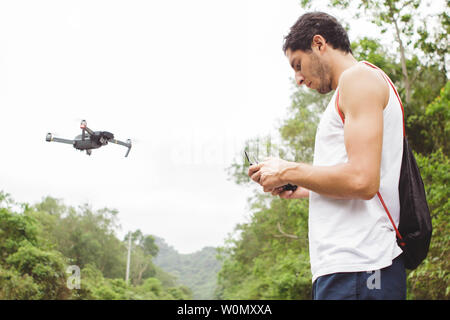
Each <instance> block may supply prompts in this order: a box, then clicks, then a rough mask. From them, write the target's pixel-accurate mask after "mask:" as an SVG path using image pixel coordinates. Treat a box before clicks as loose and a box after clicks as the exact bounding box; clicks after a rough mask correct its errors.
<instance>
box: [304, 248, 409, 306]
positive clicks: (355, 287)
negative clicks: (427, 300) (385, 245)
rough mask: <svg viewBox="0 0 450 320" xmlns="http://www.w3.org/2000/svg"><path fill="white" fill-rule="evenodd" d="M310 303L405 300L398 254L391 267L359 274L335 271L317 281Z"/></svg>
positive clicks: (403, 268)
mask: <svg viewBox="0 0 450 320" xmlns="http://www.w3.org/2000/svg"><path fill="white" fill-rule="evenodd" d="M312 295H313V299H314V300H405V299H406V270H405V266H404V263H403V257H402V255H400V256H398V257H397V258H395V259H394V260H393V261H392V265H390V266H388V267H386V268H383V269H380V270H376V271H362V272H339V273H333V274H327V275H324V276H321V277H319V278H317V279H316V280H315V281H314V283H313V288H312Z"/></svg>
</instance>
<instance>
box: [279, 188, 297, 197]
mask: <svg viewBox="0 0 450 320" xmlns="http://www.w3.org/2000/svg"><path fill="white" fill-rule="evenodd" d="M293 193H294V192H293V191H292V190H286V191H283V192H281V193H280V198H283V199H290V198H291V196H292V194H293Z"/></svg>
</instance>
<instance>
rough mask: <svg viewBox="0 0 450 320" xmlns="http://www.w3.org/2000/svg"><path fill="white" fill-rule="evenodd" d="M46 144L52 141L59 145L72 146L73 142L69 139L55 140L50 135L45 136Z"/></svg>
mask: <svg viewBox="0 0 450 320" xmlns="http://www.w3.org/2000/svg"><path fill="white" fill-rule="evenodd" d="M45 140H47V141H48V142H51V141H54V142H61V143H67V144H73V143H74V142H75V141H74V140H69V139H62V138H55V137H54V136H53V135H52V134H51V133H48V134H47V137H46V139H45Z"/></svg>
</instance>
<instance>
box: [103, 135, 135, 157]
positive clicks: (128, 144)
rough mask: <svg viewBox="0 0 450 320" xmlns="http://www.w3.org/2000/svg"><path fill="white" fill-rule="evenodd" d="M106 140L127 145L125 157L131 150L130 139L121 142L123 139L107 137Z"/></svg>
mask: <svg viewBox="0 0 450 320" xmlns="http://www.w3.org/2000/svg"><path fill="white" fill-rule="evenodd" d="M108 141H109V142H111V143H115V144H118V145H121V146H124V147H127V148H128V150H127V153H126V154H125V157H128V154H129V153H130V150H131V140H130V139H128V140H127V142H123V141H120V140H116V139H109V140H108Z"/></svg>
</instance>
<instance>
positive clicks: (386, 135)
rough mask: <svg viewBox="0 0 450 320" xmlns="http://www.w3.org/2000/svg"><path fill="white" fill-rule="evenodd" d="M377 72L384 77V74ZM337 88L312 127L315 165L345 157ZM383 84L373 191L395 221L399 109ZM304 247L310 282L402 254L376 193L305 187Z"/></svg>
mask: <svg viewBox="0 0 450 320" xmlns="http://www.w3.org/2000/svg"><path fill="white" fill-rule="evenodd" d="M363 63H365V64H366V65H367V67H368V68H369V67H373V68H376V67H375V66H373V65H370V64H369V63H368V62H365V61H363ZM379 70H380V69H379ZM380 72H382V71H381V70H380ZM382 74H383V77H385V80H386V81H387V82H390V80H389V78H388V77H387V75H386V74H384V72H382ZM338 89H339V88H337V89H336V91H335V93H334V95H333V97H332V98H331V101H330V103H329V104H328V106H327V108H326V110H325V111H324V113H323V114H322V116H321V119H320V123H319V126H318V128H317V133H316V140H315V148H314V162H313V164H314V165H315V166H332V165H336V164H340V163H345V162H347V160H348V158H347V152H346V149H345V144H344V124H343V119H341V117H340V115H339V113H338V111H337V110H336V105H335V103H336V95H337V93H338ZM389 89H390V93H389V101H388V104H387V105H386V107H385V108H384V111H383V147H382V155H381V168H380V189H379V193H380V194H381V196H382V198H383V200H384V202H385V204H386V206H387V208H388V210H389V212H390V214H391V216H392V219H393V221H394V223H395V225H396V226H398V222H399V215H400V202H399V193H398V183H399V177H400V168H401V162H402V155H403V111H402V106H401V104H400V100H399V98H398V96H397V94H398V93H397V92H396V90H395V87H394V86H393V85H392V83H391V82H390V83H389ZM362 102H363V101H362ZM309 248H310V261H311V272H312V276H313V277H312V281H313V282H314V281H315V280H316V279H317V278H318V277H320V276H322V275H326V274H330V273H337V272H359V271H371V270H378V269H381V268H384V267H387V266H389V265H391V264H392V260H393V259H394V258H396V257H397V256H398V255H400V254H401V253H402V250H401V249H400V247H399V246H398V245H397V242H396V233H395V230H394V228H393V226H392V223H391V221H390V220H389V218H388V215H387V214H386V211H385V209H384V207H383V205H382V204H381V201H380V199H379V198H378V196H375V197H373V198H372V199H370V200H359V199H351V200H348V199H346V200H341V199H333V198H329V197H326V196H323V195H320V194H318V193H315V192H310V198H309Z"/></svg>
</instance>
